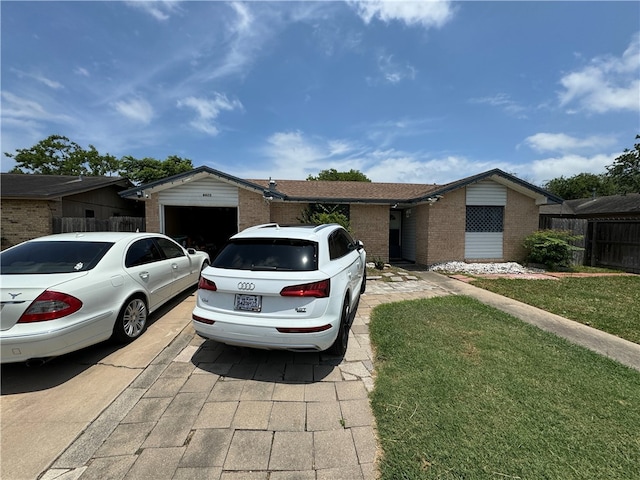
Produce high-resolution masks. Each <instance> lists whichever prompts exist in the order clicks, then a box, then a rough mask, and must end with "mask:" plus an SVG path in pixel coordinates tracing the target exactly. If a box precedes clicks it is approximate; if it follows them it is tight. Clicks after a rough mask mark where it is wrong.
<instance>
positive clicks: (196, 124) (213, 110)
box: [177, 93, 243, 137]
mask: <svg viewBox="0 0 640 480" xmlns="http://www.w3.org/2000/svg"><path fill="white" fill-rule="evenodd" d="M177 105H178V108H183V107H188V108H191V109H192V110H195V112H196V118H195V119H194V120H193V121H191V122H190V125H191V126H192V127H193V128H195V129H196V130H199V131H201V132H204V133H206V134H207V135H211V136H214V137H215V136H216V135H218V133H220V130H219V129H218V127H217V126H216V125H215V124H214V123H213V121H214V120H216V119H217V118H218V116H219V115H220V113H221V112H222V111H233V110H242V109H243V106H242V103H240V101H239V100H236V99H234V100H229V99H228V98H227V96H226V95H223V94H221V93H215V94H214V98H213V99H211V100H210V99H207V98H197V97H187V98H185V99H183V100H178V104H177Z"/></svg>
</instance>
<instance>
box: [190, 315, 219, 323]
mask: <svg viewBox="0 0 640 480" xmlns="http://www.w3.org/2000/svg"><path fill="white" fill-rule="evenodd" d="M191 318H193V319H194V320H195V321H196V322H200V323H206V324H207V325H213V324H214V323H216V322H215V320H209V319H208V318H204V317H200V316H198V315H193V314H191Z"/></svg>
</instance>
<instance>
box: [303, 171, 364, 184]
mask: <svg viewBox="0 0 640 480" xmlns="http://www.w3.org/2000/svg"><path fill="white" fill-rule="evenodd" d="M307 180H329V181H339V180H340V181H346V182H370V181H371V180H370V179H369V178H367V176H366V175H365V174H364V173H362V172H361V171H360V170H354V169H351V170H349V171H348V172H338V171H337V170H336V169H335V168H330V169H328V170H322V171H321V172H320V173H318V175H317V176H315V177H314V176H313V175H309V176H308V177H307Z"/></svg>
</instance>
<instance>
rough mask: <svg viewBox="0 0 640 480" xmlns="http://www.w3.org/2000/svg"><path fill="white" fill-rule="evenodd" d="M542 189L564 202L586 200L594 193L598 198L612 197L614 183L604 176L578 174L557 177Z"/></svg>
mask: <svg viewBox="0 0 640 480" xmlns="http://www.w3.org/2000/svg"><path fill="white" fill-rule="evenodd" d="M544 188H545V189H546V190H548V191H550V192H551V193H553V194H555V195H558V196H559V197H561V198H563V199H565V200H573V199H575V198H587V197H590V196H592V195H593V193H594V191H595V193H596V195H598V196H605V195H614V194H615V193H616V192H617V189H616V184H615V182H614V181H613V180H612V179H611V178H609V177H608V176H606V175H604V174H600V175H596V174H594V173H579V174H577V175H574V176H572V177H568V178H565V177H558V178H554V179H552V180H549V181H548V182H547V183H545V185H544Z"/></svg>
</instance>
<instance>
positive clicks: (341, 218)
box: [298, 206, 351, 232]
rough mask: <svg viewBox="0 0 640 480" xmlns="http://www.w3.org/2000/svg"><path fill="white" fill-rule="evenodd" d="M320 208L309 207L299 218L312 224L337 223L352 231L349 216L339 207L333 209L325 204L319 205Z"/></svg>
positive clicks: (302, 221)
mask: <svg viewBox="0 0 640 480" xmlns="http://www.w3.org/2000/svg"><path fill="white" fill-rule="evenodd" d="M316 208H317V209H318V210H315V211H314V210H313V209H311V208H307V209H305V210H304V211H303V212H302V217H301V218H298V220H299V221H300V222H301V223H305V224H312V225H323V224H325V223H337V224H338V225H341V226H342V227H344V228H345V230H347V231H348V232H351V225H350V222H349V218H348V217H347V216H346V215H345V214H344V213H342V212H340V211H339V210H337V209H331V208H328V207H324V206H319V207H318V206H317V207H316Z"/></svg>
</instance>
